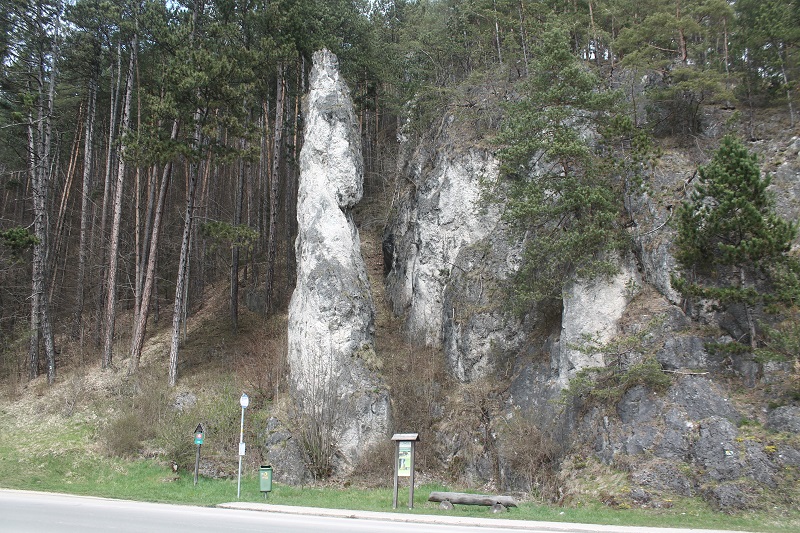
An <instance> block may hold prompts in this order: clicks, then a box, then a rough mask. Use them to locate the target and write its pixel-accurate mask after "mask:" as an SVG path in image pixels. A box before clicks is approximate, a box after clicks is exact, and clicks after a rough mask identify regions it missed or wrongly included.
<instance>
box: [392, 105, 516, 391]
mask: <svg viewBox="0 0 800 533" xmlns="http://www.w3.org/2000/svg"><path fill="white" fill-rule="evenodd" d="M455 120H456V119H455V118H454V117H453V116H446V117H445V118H444V120H443V121H442V122H441V124H440V126H439V128H438V130H437V131H436V132H434V134H433V135H432V138H430V139H427V140H426V142H423V143H420V144H418V145H417V148H416V150H415V151H414V152H413V155H412V156H411V157H410V159H409V160H408V161H406V162H405V164H404V165H403V168H402V169H401V172H402V173H403V175H404V176H405V177H406V178H407V180H408V181H409V182H411V183H413V190H411V191H410V193H409V195H408V196H407V197H406V198H405V200H404V201H403V202H402V203H401V205H400V207H399V210H398V213H397V216H396V217H395V219H394V221H393V222H392V223H391V225H390V227H389V228H388V230H387V234H386V237H385V241H386V242H385V243H384V244H385V246H384V248H385V249H386V248H387V246H388V248H389V249H390V250H391V253H390V254H387V255H388V256H389V257H387V258H386V260H387V262H388V263H389V264H387V265H386V266H387V267H388V270H389V273H388V276H387V281H386V287H387V295H388V297H389V301H390V304H391V306H392V308H393V311H394V312H395V314H396V315H398V316H403V317H404V319H405V329H406V335H407V337H408V338H409V339H410V340H412V341H413V342H418V343H424V344H425V345H428V346H437V347H439V346H441V347H443V349H444V351H445V357H446V361H447V366H448V369H449V370H450V373H451V374H452V375H453V376H454V377H455V378H457V379H458V380H459V381H462V382H469V381H473V380H474V379H479V378H482V377H486V376H487V375H491V374H492V373H493V372H494V371H495V370H496V369H497V367H498V365H500V364H502V363H503V361H504V357H505V356H507V355H508V354H509V353H511V354H515V353H516V352H517V351H518V350H520V349H521V346H522V344H523V343H524V339H525V333H524V331H525V328H522V327H521V325H522V324H521V319H518V318H515V317H514V316H513V313H511V308H510V306H509V305H508V304H507V302H503V301H502V299H501V298H500V296H499V293H498V290H497V285H498V281H499V280H502V279H505V278H506V277H507V276H509V275H511V274H512V273H513V272H514V271H516V269H517V268H518V265H519V253H520V247H519V246H518V245H514V244H513V243H511V240H510V239H509V238H508V235H507V228H506V227H505V224H504V223H503V222H502V221H501V217H500V210H499V209H498V207H497V205H488V206H487V202H485V200H483V199H482V196H483V195H484V194H485V192H486V190H487V189H486V187H485V182H493V181H495V180H497V178H498V174H499V163H498V160H497V158H496V157H495V156H494V154H493V152H492V151H491V150H488V149H485V148H481V147H479V146H478V145H477V143H476V144H475V145H474V146H466V147H465V144H464V143H463V140H462V139H459V138H458V135H459V133H458V128H457V126H458V124H455ZM453 129H455V130H456V131H455V132H453V131H452V130H453Z"/></svg>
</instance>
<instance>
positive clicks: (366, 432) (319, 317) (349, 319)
mask: <svg viewBox="0 0 800 533" xmlns="http://www.w3.org/2000/svg"><path fill="white" fill-rule="evenodd" d="M304 105H305V119H306V124H305V131H304V144H303V149H302V151H301V154H300V183H299V190H298V205H297V220H298V226H299V230H298V237H297V242H296V251H297V286H296V288H295V291H294V293H293V294H292V299H291V303H290V305H289V337H288V339H289V340H288V343H289V347H288V348H289V349H288V360H289V367H290V373H291V382H292V384H293V386H294V388H295V390H296V392H297V398H298V400H299V401H300V403H301V404H302V405H301V411H304V410H305V411H304V412H305V415H306V416H310V417H312V418H315V419H316V420H315V421H314V422H315V423H320V424H322V426H323V428H324V429H325V430H330V431H331V433H332V435H333V438H334V445H335V447H336V448H337V449H338V451H339V453H340V454H341V459H343V460H344V461H343V463H342V465H343V468H346V466H347V465H349V464H351V463H353V462H354V461H357V460H358V459H359V458H360V455H361V454H362V453H364V452H366V451H367V449H368V448H369V446H370V445H371V444H373V443H375V442H377V441H379V440H381V439H383V438H386V434H387V432H388V431H389V401H388V394H387V392H386V389H385V387H384V386H383V384H382V383H381V381H380V380H379V379H378V377H377V376H376V375H375V373H374V372H373V370H372V369H371V368H370V365H371V364H374V363H375V348H374V313H375V311H374V306H373V302H372V299H371V296H370V290H369V282H368V280H367V274H366V269H365V265H364V260H363V258H362V257H361V249H360V242H359V236H358V231H357V229H356V227H355V224H354V223H353V220H352V216H351V212H350V209H351V208H352V207H353V206H354V205H355V204H356V203H357V202H358V201H359V200H360V199H361V196H362V188H363V161H362V155H361V142H360V138H359V136H358V129H357V124H356V120H355V116H354V112H353V105H352V101H351V99H350V95H349V90H348V88H347V85H346V84H345V82H344V81H343V80H342V79H341V78H340V76H339V71H338V60H337V58H336V56H335V55H333V54H332V53H330V52H328V51H326V50H323V51H321V52H317V53H315V54H314V65H313V69H312V71H311V77H310V93H309V94H308V96H307V99H306V101H305V104H304ZM328 426H330V427H328Z"/></svg>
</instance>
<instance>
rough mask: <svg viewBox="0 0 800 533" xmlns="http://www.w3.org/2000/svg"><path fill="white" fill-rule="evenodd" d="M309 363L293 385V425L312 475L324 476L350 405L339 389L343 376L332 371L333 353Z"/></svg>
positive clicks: (329, 471)
mask: <svg viewBox="0 0 800 533" xmlns="http://www.w3.org/2000/svg"><path fill="white" fill-rule="evenodd" d="M309 363H310V365H311V366H310V367H307V368H304V369H303V370H302V371H301V372H299V376H300V378H299V380H298V382H297V383H296V384H295V387H294V398H295V405H296V411H295V415H294V425H295V427H296V428H297V434H298V436H299V439H300V443H301V446H302V448H303V452H304V453H305V458H306V468H308V471H309V472H310V473H311V475H312V476H313V477H314V479H327V478H329V477H330V476H331V475H332V474H333V471H334V467H335V460H336V455H337V453H338V449H337V445H338V440H339V432H340V428H341V427H342V421H344V420H345V419H346V418H347V416H348V413H349V411H350V405H349V402H348V401H347V397H346V396H344V395H342V394H341V391H340V390H339V388H340V387H339V385H340V383H341V382H342V376H341V375H338V374H336V373H335V370H334V369H335V366H334V364H333V361H332V356H330V358H329V359H328V360H319V359H318V360H314V361H310V362H309Z"/></svg>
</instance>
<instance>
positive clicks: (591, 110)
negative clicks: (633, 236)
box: [498, 28, 632, 305]
mask: <svg viewBox="0 0 800 533" xmlns="http://www.w3.org/2000/svg"><path fill="white" fill-rule="evenodd" d="M532 56H533V57H534V61H533V62H532V64H531V77H530V78H529V79H528V80H527V81H526V82H525V84H524V86H523V88H522V90H523V97H522V98H521V99H520V100H519V101H518V102H515V103H513V104H511V105H510V106H509V107H508V115H507V117H506V119H505V123H504V129H503V131H502V132H501V135H500V136H499V138H498V140H499V142H501V143H503V145H504V146H503V148H502V149H501V150H500V153H499V154H500V160H501V164H502V167H501V170H502V174H503V177H504V179H505V180H506V182H507V183H509V198H508V204H507V207H506V218H507V219H508V220H509V221H510V222H512V223H513V224H515V225H516V226H518V227H519V228H520V229H522V230H523V231H525V232H527V237H526V241H527V248H526V250H525V256H524V259H525V261H524V263H523V266H522V269H521V271H520V275H519V277H518V280H517V283H516V286H515V291H516V293H517V295H518V297H519V298H518V299H519V302H518V303H520V304H522V305H525V304H526V303H529V302H532V301H538V302H543V301H547V300H552V301H557V300H559V299H560V298H561V290H562V286H563V284H564V282H565V281H567V280H568V279H571V278H573V277H577V278H581V279H593V278H595V277H597V276H600V275H604V274H612V273H613V272H615V271H616V263H615V261H614V259H613V257H614V255H615V254H614V252H616V251H619V250H622V249H625V247H626V246H627V244H628V240H627V236H626V233H625V231H624V229H623V224H621V220H622V215H623V203H622V200H621V197H622V194H621V192H622V189H623V187H624V180H622V179H620V176H619V175H617V174H616V172H614V170H613V169H612V168H611V167H614V166H616V165H615V164H614V163H611V162H610V161H609V160H608V159H607V157H606V156H607V155H610V154H611V152H618V151H619V150H618V148H619V146H618V145H615V142H614V140H612V139H611V137H610V136H606V134H609V135H610V134H611V130H610V129H609V128H607V127H606V126H608V125H610V124H611V123H616V124H617V125H618V126H619V125H621V124H623V123H625V124H626V125H627V129H628V130H629V131H628V133H632V124H631V122H630V121H625V120H617V119H624V115H621V114H618V109H619V106H618V103H619V96H620V95H619V94H618V93H617V92H615V91H610V90H606V89H605V88H604V87H603V86H602V83H601V80H600V79H599V78H598V77H597V76H596V75H595V74H594V73H593V72H592V71H591V70H589V68H588V67H587V66H586V65H585V64H583V62H581V60H579V59H578V58H577V57H575V55H574V54H573V53H572V51H571V50H570V47H569V44H568V41H567V34H566V32H565V31H563V30H562V29H559V28H550V29H548V30H547V31H544V32H542V34H541V36H540V40H539V42H538V43H537V44H536V47H535V48H534V50H533V54H532ZM616 129H617V130H619V128H616ZM626 142H629V141H626ZM603 146H606V147H608V148H609V150H608V154H604V153H603Z"/></svg>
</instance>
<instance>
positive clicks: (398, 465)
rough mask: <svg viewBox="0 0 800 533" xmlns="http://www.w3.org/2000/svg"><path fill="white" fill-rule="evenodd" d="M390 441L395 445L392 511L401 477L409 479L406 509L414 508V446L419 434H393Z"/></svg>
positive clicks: (394, 507) (395, 504) (394, 506)
mask: <svg viewBox="0 0 800 533" xmlns="http://www.w3.org/2000/svg"><path fill="white" fill-rule="evenodd" d="M392 440H393V441H395V442H396V443H397V446H395V452H394V498H393V500H392V509H397V487H398V480H399V478H401V477H407V478H409V489H408V508H409V509H413V508H414V445H415V444H416V443H417V442H419V433H395V434H394V435H393V436H392Z"/></svg>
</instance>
